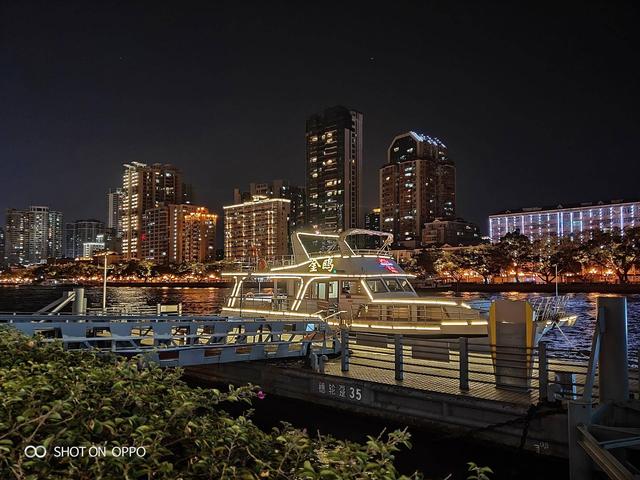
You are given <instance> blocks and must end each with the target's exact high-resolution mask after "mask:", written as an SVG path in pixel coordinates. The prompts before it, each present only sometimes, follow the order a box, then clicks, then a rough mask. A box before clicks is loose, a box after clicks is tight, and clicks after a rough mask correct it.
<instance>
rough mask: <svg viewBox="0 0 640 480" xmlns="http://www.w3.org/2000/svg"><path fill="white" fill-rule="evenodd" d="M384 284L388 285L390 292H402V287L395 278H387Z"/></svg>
mask: <svg viewBox="0 0 640 480" xmlns="http://www.w3.org/2000/svg"><path fill="white" fill-rule="evenodd" d="M384 282H385V283H386V284H387V288H388V289H389V291H390V292H402V286H401V285H400V282H398V280H397V279H395V278H385V280H384Z"/></svg>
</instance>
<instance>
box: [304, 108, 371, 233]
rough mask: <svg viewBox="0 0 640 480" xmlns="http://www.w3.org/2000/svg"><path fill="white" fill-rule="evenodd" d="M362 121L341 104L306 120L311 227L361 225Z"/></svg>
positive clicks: (338, 228) (324, 229)
mask: <svg viewBox="0 0 640 480" xmlns="http://www.w3.org/2000/svg"><path fill="white" fill-rule="evenodd" d="M362 123H363V116H362V113H360V112H357V111H355V110H349V109H348V108H345V107H342V106H336V107H332V108H328V109H326V110H325V111H324V112H323V113H319V114H314V115H311V116H310V117H309V118H308V119H307V128H306V153H307V155H306V161H307V165H306V167H307V218H306V223H307V225H309V226H310V227H311V228H312V229H314V230H317V231H320V232H324V233H331V232H340V231H343V230H346V229H349V228H357V227H360V226H362V213H361V211H360V205H361V203H362V201H361V200H362V141H363V137H362Z"/></svg>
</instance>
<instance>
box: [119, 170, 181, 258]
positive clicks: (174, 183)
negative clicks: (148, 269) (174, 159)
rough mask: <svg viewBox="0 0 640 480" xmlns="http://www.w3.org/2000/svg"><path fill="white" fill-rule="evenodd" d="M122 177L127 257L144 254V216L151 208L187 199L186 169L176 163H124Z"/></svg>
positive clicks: (125, 254)
mask: <svg viewBox="0 0 640 480" xmlns="http://www.w3.org/2000/svg"><path fill="white" fill-rule="evenodd" d="M124 167H125V170H124V174H123V178H122V207H121V210H120V211H121V220H120V222H121V225H122V256H123V258H124V259H125V260H130V259H133V258H141V243H142V235H143V230H142V217H143V215H144V214H145V212H146V211H147V210H150V209H155V208H158V207H160V206H161V205H163V204H166V205H168V204H181V203H183V202H184V201H185V197H184V193H183V188H184V185H183V183H182V172H181V171H180V170H179V169H177V168H176V167H174V166H173V165H163V164H159V163H156V164H153V165H150V166H149V165H146V164H144V163H140V162H131V164H125V165H124Z"/></svg>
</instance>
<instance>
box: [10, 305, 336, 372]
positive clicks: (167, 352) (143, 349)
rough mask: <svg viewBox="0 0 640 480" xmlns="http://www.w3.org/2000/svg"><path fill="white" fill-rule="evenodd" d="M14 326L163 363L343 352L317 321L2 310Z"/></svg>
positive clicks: (67, 344)
mask: <svg viewBox="0 0 640 480" xmlns="http://www.w3.org/2000/svg"><path fill="white" fill-rule="evenodd" d="M1 325H9V326H11V327H13V328H16V329H17V330H19V331H21V332H23V333H24V334H26V335H29V336H39V337H41V338H43V339H44V340H45V341H49V342H53V341H61V342H62V344H63V345H64V348H66V349H69V350H73V349H87V350H94V351H98V352H112V353H116V354H119V355H124V356H128V357H132V356H135V355H140V354H142V355H144V357H145V358H146V359H147V360H150V361H155V362H157V363H159V364H160V365H161V366H165V367H175V366H191V365H207V364H221V363H230V362H242V361H254V360H270V359H286V358H300V357H307V356H308V355H314V356H317V355H331V354H337V353H339V352H340V341H339V339H338V338H337V337H336V336H335V335H334V334H333V332H332V331H331V329H330V328H329V326H328V325H327V324H326V323H325V322H323V321H321V320H318V319H317V318H316V319H296V320H266V319H263V318H228V317H220V316H180V317H175V316H174V317H171V316H166V315H141V316H132V315H126V314H122V315H113V314H101V315H75V314H70V315H68V314H59V313H58V314H55V315H50V314H1V315H0V326H1Z"/></svg>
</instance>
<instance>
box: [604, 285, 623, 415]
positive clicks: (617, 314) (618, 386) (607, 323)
mask: <svg viewBox="0 0 640 480" xmlns="http://www.w3.org/2000/svg"><path fill="white" fill-rule="evenodd" d="M597 306H598V313H599V314H604V333H603V335H602V343H601V346H600V354H599V356H598V364H599V365H598V368H599V375H598V382H599V385H600V390H599V392H598V393H599V395H600V403H605V402H624V401H626V400H629V366H628V353H627V299H626V297H598V302H597Z"/></svg>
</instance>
